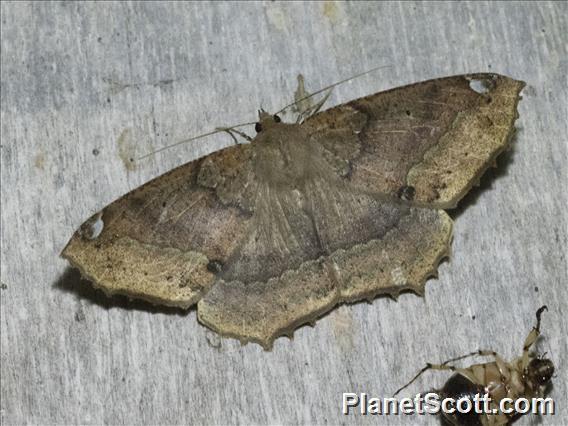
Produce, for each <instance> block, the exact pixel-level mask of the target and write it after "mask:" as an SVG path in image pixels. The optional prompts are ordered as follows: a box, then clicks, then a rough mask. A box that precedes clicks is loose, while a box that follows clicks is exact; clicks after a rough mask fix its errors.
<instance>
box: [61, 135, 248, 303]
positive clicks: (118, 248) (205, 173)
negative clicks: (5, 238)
mask: <svg viewBox="0 0 568 426" xmlns="http://www.w3.org/2000/svg"><path fill="white" fill-rule="evenodd" d="M250 156H251V147H250V145H239V146H235V147H231V148H227V149H225V150H222V151H219V152H217V153H215V154H212V155H210V156H208V157H206V158H204V159H201V160H197V161H193V162H191V163H188V164H186V165H183V166H181V167H179V168H177V169H175V170H173V171H171V172H169V173H167V174H165V175H163V176H160V177H159V178H157V179H154V180H153V181H151V182H149V183H147V184H145V185H143V186H141V187H139V188H138V189H135V190H134V191H132V192H130V193H129V194H127V195H125V196H124V197H122V198H120V199H119V200H117V201H115V202H114V203H112V204H110V205H109V206H107V207H106V208H105V209H103V210H102V211H101V212H100V213H98V214H97V215H95V216H94V217H93V218H91V219H90V220H89V221H87V223H86V224H85V225H83V226H82V227H81V229H79V230H78V231H77V232H76V233H75V235H74V236H73V237H72V238H71V240H70V241H69V243H68V245H67V247H66V248H65V249H64V250H63V253H62V255H63V257H65V258H67V259H68V260H69V261H70V262H71V263H72V264H73V265H74V266H76V267H77V268H78V269H80V270H81V272H82V274H83V275H84V276H85V277H86V278H88V279H89V280H91V281H92V282H93V284H94V285H95V286H97V287H100V288H102V289H103V290H104V291H105V292H106V293H107V294H109V295H110V294H115V293H117V294H124V295H127V296H130V297H137V298H142V299H145V300H148V301H151V302H153V303H160V304H165V305H170V306H180V307H184V308H187V307H189V306H191V305H193V304H195V303H196V302H197V300H199V298H201V296H202V295H203V294H204V293H205V292H206V291H207V290H208V289H209V288H210V287H211V285H212V284H213V282H214V280H215V272H216V268H217V265H218V264H222V263H223V262H224V261H225V260H226V258H227V257H228V256H229V255H230V253H231V252H232V251H233V250H234V248H235V246H236V244H237V243H238V242H239V241H240V240H241V239H242V238H243V236H244V235H246V234H247V233H248V232H250V231H249V229H248V228H249V224H250V219H251V210H250V209H251V203H250V201H249V199H250V198H249V192H248V191H254V189H253V188H254V187H255V182H254V175H253V174H252V172H251V170H250V165H251V162H250ZM97 219H100V221H102V222H101V223H100V226H102V232H101V233H100V235H98V236H97V237H96V238H92V237H91V236H90V234H91V232H92V229H94V228H95V227H94V223H95V222H96V221H97Z"/></svg>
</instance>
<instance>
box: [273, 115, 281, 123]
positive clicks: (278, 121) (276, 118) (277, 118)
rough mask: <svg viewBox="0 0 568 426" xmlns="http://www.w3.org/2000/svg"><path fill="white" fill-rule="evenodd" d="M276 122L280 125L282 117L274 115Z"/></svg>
mask: <svg viewBox="0 0 568 426" xmlns="http://www.w3.org/2000/svg"><path fill="white" fill-rule="evenodd" d="M274 121H275V122H276V123H280V122H281V121H282V120H280V117H278V116H277V115H274Z"/></svg>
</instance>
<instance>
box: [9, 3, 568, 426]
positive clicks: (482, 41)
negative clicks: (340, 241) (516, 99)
mask: <svg viewBox="0 0 568 426" xmlns="http://www.w3.org/2000/svg"><path fill="white" fill-rule="evenodd" d="M567 5H568V4H567V3H565V2H558V3H550V2H540V3H514V2H506V3H505V2H503V3H497V4H493V3H491V4H489V3H481V2H475V3H411V2H401V3H398V2H391V3H331V2H321V3H293V4H284V3H278V2H274V3H273V2H270V3H242V4H235V3H195V4H189V3H39V2H38V3H25V2H14V3H10V2H2V6H1V15H2V16H1V20H2V29H1V36H2V42H1V48H2V55H1V68H2V70H1V100H2V108H1V112H2V124H1V132H2V146H1V178H2V198H1V201H2V219H1V226H2V232H1V243H2V257H1V260H2V266H1V281H2V289H1V291H0V294H1V309H2V311H1V332H2V334H1V361H2V366H1V377H2V379H1V380H2V382H1V385H2V386H1V388H2V391H1V413H0V414H1V419H2V423H3V424H20V423H36V424H40V423H41V424H53V423H68V424H69V423H85V424H100V423H112V424H125V423H128V424H134V423H146V424H151V423H192V424H197V423H208V424H223V423H243V424H244V423H246V424H249V423H251V424H264V423H273V424H274V423H287V424H292V423H311V424H316V423H317V424H324V423H331V424H337V423H348V424H360V423H365V424H367V423H373V424H374V423H375V422H379V423H384V424H387V423H388V424H396V423H401V424H415V423H417V422H420V423H432V422H434V421H435V419H434V418H432V417H417V416H414V417H409V418H403V417H398V418H395V417H390V418H384V417H383V418H362V417H361V416H358V415H355V416H350V417H345V416H343V415H342V414H341V413H340V404H341V396H342V392H350V391H352V392H367V393H369V394H372V395H374V396H390V395H391V394H392V392H394V390H395V389H396V388H398V387H399V386H400V385H401V384H403V383H405V382H406V381H407V380H408V379H409V378H410V377H411V376H412V375H413V374H414V373H415V372H416V371H417V370H418V369H419V368H421V367H422V366H423V365H424V363H425V362H427V361H433V362H437V361H441V360H444V359H446V358H448V357H452V356H456V355H458V354H462V353H465V352H469V351H471V350H475V349H477V348H479V347H482V348H493V349H495V350H497V351H499V352H500V353H502V354H503V355H504V356H505V357H507V358H510V357H512V356H516V355H517V354H519V353H520V350H521V346H522V342H523V339H524V337H525V335H526V333H528V331H529V330H530V328H531V326H532V325H533V320H534V313H535V311H536V309H537V307H539V306H540V305H541V304H544V303H546V304H548V306H549V308H550V311H549V312H547V313H546V314H545V315H544V316H543V325H542V329H543V334H544V338H543V339H542V340H541V341H540V344H539V348H540V350H541V351H548V354H549V356H550V357H551V358H552V359H553V360H554V361H555V363H556V365H557V368H558V371H559V373H558V377H557V378H556V381H555V383H554V389H553V391H552V394H551V395H552V396H553V397H555V398H556V400H557V407H558V414H557V415H556V416H555V417H548V418H544V419H543V424H566V423H568V410H567V409H566V400H567V398H566V392H567V387H566V368H567V360H568V355H567V353H568V351H567V344H566V335H567V334H568V330H567V328H568V327H567V324H566V303H567V301H568V292H567V290H566V285H567V282H568V280H567V278H568V277H567V261H566V249H567V214H566V205H567V195H566V183H567V181H568V179H567V174H566V166H567V161H566V160H567V136H566V135H567V129H566V121H567V110H566V99H567V98H566V95H567V90H566V88H567V80H566V75H567V73H568V70H567V60H566V58H567V57H568V52H567V46H568V38H567V34H568V24H567V18H566V17H567V16H568V6H567ZM377 65H390V66H391V67H390V68H388V69H385V70H382V71H379V72H376V73H374V74H372V75H371V76H367V77H363V78H360V79H358V80H356V81H353V82H351V83H348V84H345V85H343V86H341V87H338V88H337V89H336V90H335V91H334V94H333V96H332V98H331V99H330V104H333V103H338V102H342V101H346V100H350V99H353V98H356V97H359V96H362V95H366V94H370V93H374V92H377V91H379V90H383V89H387V88H390V87H394V86H399V85H403V84H407V83H411V82H415V81H418V80H424V79H428V78H433V77H439V76H444V75H452V74H460V73H469V72H476V71H493V72H498V73H503V74H507V75H510V76H512V77H514V78H517V79H522V80H525V81H526V82H527V83H528V86H527V88H526V89H525V91H524V99H523V101H522V102H521V104H520V108H519V111H520V120H519V121H517V125H518V135H517V137H516V141H515V146H514V149H513V150H512V151H511V152H510V153H508V154H506V155H505V156H503V157H502V158H500V160H499V168H498V169H497V170H496V171H494V172H492V173H490V174H489V175H488V176H486V177H485V178H484V179H483V180H482V186H481V188H480V189H478V190H475V191H473V192H472V194H470V195H469V196H468V197H467V198H466V199H465V200H464V202H462V204H461V206H460V208H458V209H457V210H456V211H454V212H452V216H453V217H454V219H456V224H455V237H454V243H453V251H454V254H453V258H452V260H451V262H445V263H443V264H442V265H441V267H440V278H439V279H437V280H431V281H430V282H429V283H428V285H427V287H426V297H425V298H420V297H417V296H415V295H412V294H407V295H404V296H402V297H400V299H399V301H398V302H394V301H392V300H389V299H386V298H381V299H377V300H375V301H374V302H373V303H372V304H366V303H361V304H356V305H352V306H344V307H341V308H340V309H338V310H335V311H334V312H332V313H331V314H330V315H327V316H325V317H324V318H322V319H321V320H319V321H318V322H317V325H316V327H315V328H313V329H312V328H309V327H304V328H301V329H300V330H298V331H297V332H296V333H295V336H294V340H293V341H290V340H288V339H287V338H280V339H278V340H277V341H276V343H275V347H274V349H273V351H272V352H269V353H267V352H264V351H263V350H262V349H261V348H260V347H259V346H257V345H248V346H245V347H241V346H240V344H239V343H238V342H236V341H234V340H228V339H219V338H218V337H217V336H216V335H214V334H213V333H211V332H210V331H208V330H207V329H206V328H204V327H203V326H201V325H199V324H198V323H197V321H196V318H195V311H190V312H188V313H179V312H177V311H168V310H161V309H158V308H153V307H150V306H147V305H144V304H141V303H137V302H128V301H126V300H123V299H120V298H119V299H107V298H106V297H104V295H102V294H100V293H98V292H95V291H94V290H92V289H91V287H90V285H89V284H88V283H85V282H82V281H81V280H80V277H79V275H78V273H77V272H75V271H73V270H71V269H69V268H68V267H67V265H66V263H65V262H64V261H63V260H62V259H60V258H59V257H58V254H59V252H60V251H61V249H62V248H63V246H64V244H65V243H66V242H67V240H68V238H69V237H70V236H71V234H72V232H73V231H74V230H75V229H76V228H77V227H78V226H79V225H80V224H81V223H82V222H83V221H84V220H85V219H86V218H88V217H89V216H90V215H91V214H92V213H94V212H96V211H98V210H100V209H101V208H102V207H104V206H105V205H106V204H108V203H109V202H111V201H113V200H114V199H116V198H118V197H120V196H122V195H123V194H125V193H126V192H127V191H129V190H130V189H133V188H135V187H137V186H138V185H140V184H142V183H144V182H146V181H148V180H149V179H151V178H153V177H155V176H158V175H159V174H161V173H163V172H166V171H168V170H170V169H171V168H172V167H174V166H176V165H179V164H182V163H184V162H187V161H189V160H192V159H194V158H197V157H200V156H202V155H204V154H206V153H209V152H211V151H213V150H216V149H218V148H219V147H221V146H224V145H227V144H229V143H231V141H230V139H229V138H227V137H218V138H209V139H203V140H199V141H195V142H193V143H190V144H187V145H184V146H181V147H178V148H177V149H172V150H169V151H165V152H163V153H160V154H157V155H155V156H154V157H152V158H150V159H148V160H147V161H144V162H142V163H141V164H140V165H139V166H138V167H132V164H130V163H129V161H128V159H129V158H130V157H135V156H138V155H141V154H144V153H146V152H148V151H150V150H153V149H157V148H159V147H162V146H164V145H166V144H169V143H172V142H174V141H176V140H179V139H181V138H184V137H187V136H191V135H196V134H199V133H202V132H204V131H207V130H210V129H212V128H214V127H216V126H221V125H228V124H233V123H238V122H243V121H251V120H254V119H255V117H256V110H257V109H258V108H259V107H260V106H262V107H264V108H265V109H267V110H270V111H275V110H277V109H279V108H280V107H281V106H283V105H284V104H286V103H288V102H290V101H291V100H292V98H293V92H294V90H295V88H296V85H297V81H296V76H297V74H298V73H302V74H303V75H304V76H305V78H306V82H307V86H308V89H312V90H315V89H318V88H320V87H322V86H324V85H326V84H329V83H332V82H335V81H337V80H339V79H341V78H345V77H348V76H350V75H353V74H356V73H358V72H361V71H364V70H366V69H369V68H372V67H374V66H377ZM445 378H447V376H445V375H444V374H441V373H429V374H427V375H425V376H424V377H423V380H422V381H420V382H419V383H417V384H416V386H414V387H413V388H412V389H410V390H408V395H410V394H411V393H413V392H418V391H420V390H424V389H428V388H431V387H434V386H440V385H441V384H442V383H443V381H444V380H445ZM538 422H539V420H538V417H537V416H532V417H525V418H523V419H522V420H521V421H520V422H519V424H536V423H538Z"/></svg>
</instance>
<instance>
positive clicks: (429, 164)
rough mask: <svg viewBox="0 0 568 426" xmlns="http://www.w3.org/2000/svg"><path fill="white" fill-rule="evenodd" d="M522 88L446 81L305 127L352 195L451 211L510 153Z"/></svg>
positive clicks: (482, 79) (510, 83) (481, 78)
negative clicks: (404, 197) (396, 198)
mask: <svg viewBox="0 0 568 426" xmlns="http://www.w3.org/2000/svg"><path fill="white" fill-rule="evenodd" d="M523 87H524V83H523V82H521V81H517V80H513V79H511V78H508V77H505V76H501V75H497V74H471V75H462V76H455V77H447V78H441V79H436V80H430V81H426V82H422V83H417V84H412V85H409V86H404V87H400V88H396V89H393V90H388V91H385V92H380V93H377V94H374V95H370V96H367V97H364V98H360V99H357V100H354V101H351V102H348V103H346V104H342V105H339V106H337V107H334V108H331V109H328V110H326V111H323V112H320V113H318V114H316V115H314V116H312V117H311V118H309V119H308V120H306V121H305V122H304V123H303V124H302V126H304V127H305V129H306V130H307V131H308V132H309V133H311V134H312V135H313V141H314V143H321V144H322V145H323V146H324V147H325V149H326V155H327V156H328V157H329V158H330V159H331V161H333V162H334V164H335V166H336V170H337V173H338V174H339V175H341V176H344V177H346V178H347V179H348V180H349V181H350V182H351V184H352V185H353V186H354V187H355V188H358V189H361V190H363V191H369V192H372V193H383V194H391V195H397V194H400V193H402V192H404V191H407V192H408V196H409V197H413V203H414V205H418V206H425V207H433V208H443V209H446V208H453V207H455V206H456V205H457V203H458V201H459V200H460V199H461V198H462V197H463V196H464V195H465V194H466V193H467V192H468V191H469V189H470V188H471V187H472V186H473V185H474V184H475V183H477V182H478V181H479V178H480V177H481V175H482V174H483V173H484V172H485V170H486V169H487V168H488V167H490V166H492V165H494V163H495V159H496V157H497V156H498V155H499V154H500V153H501V152H503V151H504V150H505V149H507V147H508V145H509V142H510V139H511V136H512V135H513V132H514V122H515V120H516V118H517V117H518V113H517V103H518V102H519V100H520V96H519V93H520V91H521V89H522V88H523Z"/></svg>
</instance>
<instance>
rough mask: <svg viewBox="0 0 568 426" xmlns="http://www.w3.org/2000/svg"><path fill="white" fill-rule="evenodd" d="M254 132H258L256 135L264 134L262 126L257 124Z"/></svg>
mask: <svg viewBox="0 0 568 426" xmlns="http://www.w3.org/2000/svg"><path fill="white" fill-rule="evenodd" d="M254 130H256V133H260V132H262V124H260V123H256V124H255V125H254Z"/></svg>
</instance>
